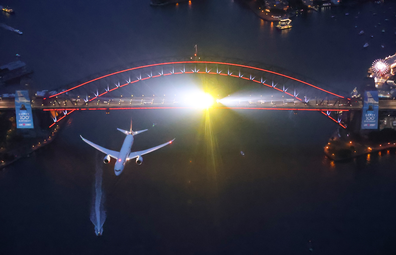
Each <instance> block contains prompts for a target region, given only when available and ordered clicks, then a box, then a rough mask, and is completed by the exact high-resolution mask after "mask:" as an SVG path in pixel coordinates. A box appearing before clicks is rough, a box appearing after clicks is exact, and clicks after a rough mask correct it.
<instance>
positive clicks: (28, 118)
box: [15, 90, 34, 128]
mask: <svg viewBox="0 0 396 255" xmlns="http://www.w3.org/2000/svg"><path fill="white" fill-rule="evenodd" d="M15 113H16V124H17V128H34V126H33V115H32V107H31V105H30V98H29V93H28V91H27V90H17V91H16V93H15Z"/></svg>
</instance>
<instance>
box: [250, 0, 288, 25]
mask: <svg viewBox="0 0 396 255" xmlns="http://www.w3.org/2000/svg"><path fill="white" fill-rule="evenodd" d="M245 3H246V5H247V6H248V7H249V8H250V9H251V10H252V11H253V12H254V13H255V14H256V15H257V16H258V17H259V18H261V19H263V20H266V21H269V22H275V21H279V20H281V19H288V18H289V17H290V16H289V15H288V14H284V15H281V16H279V17H278V16H276V17H274V16H273V15H271V14H270V15H268V13H266V12H264V10H260V9H258V6H257V5H256V1H254V0H252V1H248V2H245Z"/></svg>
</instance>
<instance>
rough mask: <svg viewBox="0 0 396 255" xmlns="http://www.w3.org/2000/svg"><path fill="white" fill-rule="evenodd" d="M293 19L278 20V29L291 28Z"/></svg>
mask: <svg viewBox="0 0 396 255" xmlns="http://www.w3.org/2000/svg"><path fill="white" fill-rule="evenodd" d="M290 23H291V19H281V20H279V22H278V25H276V28H277V29H281V30H282V29H288V28H291V27H292V26H291V25H290Z"/></svg>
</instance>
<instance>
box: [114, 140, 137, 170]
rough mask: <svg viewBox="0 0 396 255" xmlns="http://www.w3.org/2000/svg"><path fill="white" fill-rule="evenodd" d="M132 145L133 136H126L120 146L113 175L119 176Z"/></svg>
mask: <svg viewBox="0 0 396 255" xmlns="http://www.w3.org/2000/svg"><path fill="white" fill-rule="evenodd" d="M132 145H133V135H127V136H126V137H125V139H124V143H123V144H122V147H121V150H120V154H119V156H118V159H117V161H116V163H115V165H114V173H115V175H117V176H118V175H120V174H121V173H122V171H123V170H124V167H125V163H126V162H127V161H128V160H127V159H128V156H129V154H130V153H131V148H132Z"/></svg>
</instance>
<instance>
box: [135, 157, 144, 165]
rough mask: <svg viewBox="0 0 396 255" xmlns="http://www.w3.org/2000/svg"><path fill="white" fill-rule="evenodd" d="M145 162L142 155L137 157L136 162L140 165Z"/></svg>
mask: <svg viewBox="0 0 396 255" xmlns="http://www.w3.org/2000/svg"><path fill="white" fill-rule="evenodd" d="M142 163H143V157H142V156H138V157H137V158H136V164H138V165H139V166H140V165H141V164H142Z"/></svg>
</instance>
